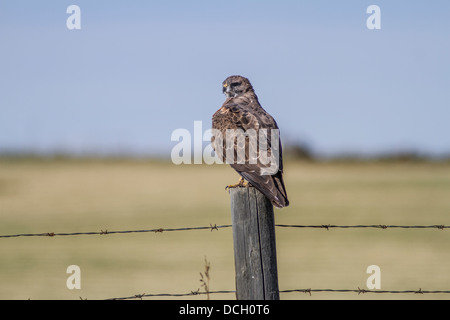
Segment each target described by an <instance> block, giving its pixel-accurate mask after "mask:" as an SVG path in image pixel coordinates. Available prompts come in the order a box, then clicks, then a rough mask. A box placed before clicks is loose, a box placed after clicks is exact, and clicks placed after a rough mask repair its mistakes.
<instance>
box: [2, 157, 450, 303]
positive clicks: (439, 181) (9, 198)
mask: <svg viewBox="0 0 450 320" xmlns="http://www.w3.org/2000/svg"><path fill="white" fill-rule="evenodd" d="M237 178H238V176H237V174H235V173H233V171H232V169H230V168H228V167H227V166H220V165H216V166H207V165H190V166H175V165H172V164H170V163H160V162H145V161H142V162H138V161H48V162H45V161H43V162H42V161H41V162H39V161H20V162H14V161H3V162H0V234H13V233H28V232H30V233H41V232H75V231H100V230H105V229H108V230H131V229H143V228H145V229H152V228H159V227H163V228H169V227H185V226H208V225H209V224H210V223H212V224H218V225H219V224H230V223H231V221H230V220H231V217H230V213H229V198H228V194H227V192H226V191H225V190H224V186H225V185H226V184H229V183H231V182H235V180H236V181H237ZM286 184H287V189H288V194H289V197H290V201H291V206H290V207H288V208H285V209H282V210H276V212H275V213H276V223H280V224H449V212H450V196H449V195H450V165H448V164H431V163H413V164H401V163H390V164H376V163H372V164H370V163H362V164H358V163H354V164H313V163H296V162H289V163H287V164H286ZM449 240H450V235H449V233H448V231H447V230H397V229H395V230H389V229H388V230H379V229H377V230H338V229H333V230H329V231H326V230H320V229H318V230H315V229H314V230H311V229H285V228H282V229H281V228H279V229H277V248H278V269H279V281H280V289H296V288H335V289H354V288H357V287H361V288H366V286H365V284H366V279H367V277H368V275H367V274H366V273H365V271H366V268H367V266H369V265H372V264H376V265H379V266H380V267H381V281H382V289H385V290H396V289H398V290H403V289H405V290H406V289H419V288H422V290H449V289H450V276H449V275H448V270H450V251H449V250H448V244H449V243H450V241H449ZM205 256H207V257H208V261H209V262H210V264H211V272H210V274H209V276H210V283H209V290H210V291H215V290H234V261H233V247H232V234H231V229H221V230H219V231H212V232H210V231H208V230H199V231H185V232H183V231H182V232H171V233H168V232H166V233H164V232H163V233H155V234H153V233H145V234H125V235H101V236H98V235H97V236H77V237H53V238H50V237H39V238H14V239H0V257H1V260H0V288H1V289H0V299H28V298H31V299H78V298H79V297H80V296H81V297H83V298H87V299H103V298H112V297H121V296H131V295H134V294H142V293H185V292H190V291H195V290H197V289H198V288H199V286H200V284H199V276H198V275H199V272H201V271H202V270H204V257H205ZM72 264H76V265H79V266H80V268H81V288H82V289H81V290H68V289H67V288H66V279H67V277H68V276H69V275H68V274H66V269H67V267H68V266H69V265H72ZM205 297H206V296H203V295H202V296H196V297H193V298H196V299H205ZM211 298H212V299H234V295H233V294H223V295H222V294H217V295H211ZM281 298H282V299H311V298H312V299H314V298H315V299H322V298H324V299H368V298H383V299H390V298H395V299H399V298H402V299H418V298H420V299H423V298H434V299H436V298H444V299H448V298H449V296H448V295H428V296H427V295H411V294H408V295H395V296H394V295H370V294H365V295H359V296H358V295H357V294H352V293H348V294H332V293H317V294H313V296H312V297H309V295H306V294H302V293H289V294H282V295H281Z"/></svg>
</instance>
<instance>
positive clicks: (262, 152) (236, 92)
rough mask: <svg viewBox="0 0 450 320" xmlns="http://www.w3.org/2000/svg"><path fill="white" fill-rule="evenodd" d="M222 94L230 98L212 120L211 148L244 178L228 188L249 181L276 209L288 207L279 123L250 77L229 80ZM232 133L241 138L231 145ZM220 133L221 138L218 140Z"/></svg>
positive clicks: (223, 86) (240, 185) (233, 138)
mask: <svg viewBox="0 0 450 320" xmlns="http://www.w3.org/2000/svg"><path fill="white" fill-rule="evenodd" d="M222 91H223V93H224V94H225V95H226V96H227V98H226V100H225V102H224V104H223V105H222V107H221V108H220V109H219V110H217V111H216V113H214V115H213V117H212V129H213V135H212V138H211V145H212V147H213V149H214V150H215V152H216V155H218V156H219V158H221V160H223V161H224V162H225V161H226V162H227V163H229V164H230V166H231V167H232V168H233V169H234V170H236V171H237V172H238V173H239V175H240V176H241V177H240V180H239V182H238V183H237V184H235V185H229V186H228V187H227V188H233V187H242V186H245V180H247V181H248V182H249V184H251V185H252V186H253V187H255V188H256V189H258V190H259V191H260V192H261V193H263V194H264V195H265V196H266V197H267V198H268V199H269V200H270V201H271V202H272V204H273V205H274V206H275V207H278V208H283V207H286V206H288V205H289V201H288V198H287V193H286V188H285V186H284V181H283V159H282V152H281V141H280V138H279V135H278V136H277V135H276V134H274V133H278V132H279V130H278V125H277V123H276V122H275V120H274V119H273V117H272V116H271V115H270V114H269V113H267V111H265V110H264V109H263V108H262V107H261V105H260V104H259V101H258V97H257V96H256V94H255V91H254V90H253V87H252V85H251V84H250V81H249V80H248V79H247V78H244V77H242V76H230V77H228V78H226V79H225V80H224V81H223V83H222ZM214 132H216V133H214ZM229 132H241V133H242V137H241V139H239V138H236V139H235V137H232V139H231V142H229V141H230V138H229V136H227V133H229ZM218 134H219V135H220V136H221V139H218ZM220 140H222V141H220ZM274 140H275V141H274ZM227 152H228V153H227ZM230 153H231V155H232V156H233V158H232V161H231V162H230V161H228V160H229V158H228V156H229V154H230ZM239 155H244V158H242V157H241V159H240V157H239ZM275 155H276V157H275ZM263 156H264V157H263ZM268 158H270V159H272V160H273V159H276V162H277V163H275V167H274V166H273V165H274V163H273V161H270V162H269V161H267V159H268ZM274 168H275V169H274ZM269 169H270V170H269Z"/></svg>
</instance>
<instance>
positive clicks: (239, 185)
mask: <svg viewBox="0 0 450 320" xmlns="http://www.w3.org/2000/svg"><path fill="white" fill-rule="evenodd" d="M250 186H251V184H250V183H248V182H246V181H245V180H244V178H242V177H241V178H240V179H239V181H238V183H235V184H230V185H228V186H226V187H225V190H228V189H231V188H248V187H250Z"/></svg>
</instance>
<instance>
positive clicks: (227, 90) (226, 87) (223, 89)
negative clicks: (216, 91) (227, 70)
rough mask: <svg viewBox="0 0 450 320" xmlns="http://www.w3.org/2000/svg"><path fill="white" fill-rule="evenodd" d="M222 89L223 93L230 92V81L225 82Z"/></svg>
mask: <svg viewBox="0 0 450 320" xmlns="http://www.w3.org/2000/svg"><path fill="white" fill-rule="evenodd" d="M222 91H223V93H225V92H229V91H230V88H229V87H228V83H225V84H224V85H223V88H222Z"/></svg>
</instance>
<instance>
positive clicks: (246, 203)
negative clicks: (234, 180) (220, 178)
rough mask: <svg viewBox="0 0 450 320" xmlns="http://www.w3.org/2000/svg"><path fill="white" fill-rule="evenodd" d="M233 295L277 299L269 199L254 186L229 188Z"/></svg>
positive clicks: (271, 213) (275, 263)
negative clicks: (234, 291)
mask: <svg viewBox="0 0 450 320" xmlns="http://www.w3.org/2000/svg"><path fill="white" fill-rule="evenodd" d="M230 197H231V220H232V224H233V242H234V264H235V272H236V298H237V299H238V300H279V299H280V295H279V291H278V272H277V256H276V246H275V220H274V215H273V206H272V203H271V202H270V201H269V200H268V199H267V198H266V197H265V196H264V195H263V194H262V193H261V192H259V191H258V190H257V189H255V188H254V187H248V188H232V189H230Z"/></svg>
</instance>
